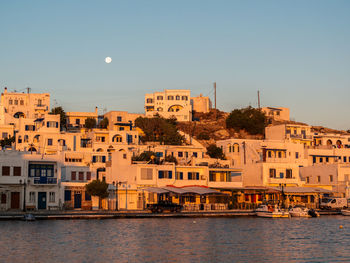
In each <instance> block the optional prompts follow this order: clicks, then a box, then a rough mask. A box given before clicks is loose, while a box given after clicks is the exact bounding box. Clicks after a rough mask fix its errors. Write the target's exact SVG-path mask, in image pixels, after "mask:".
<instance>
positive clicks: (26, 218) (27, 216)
mask: <svg viewBox="0 0 350 263" xmlns="http://www.w3.org/2000/svg"><path fill="white" fill-rule="evenodd" d="M23 220H24V221H35V216H34V215H33V214H25V215H23Z"/></svg>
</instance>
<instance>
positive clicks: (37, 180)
mask: <svg viewBox="0 0 350 263" xmlns="http://www.w3.org/2000/svg"><path fill="white" fill-rule="evenodd" d="M34 184H57V178H54V177H35V178H34Z"/></svg>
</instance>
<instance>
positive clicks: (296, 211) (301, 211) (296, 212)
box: [289, 206, 320, 217]
mask: <svg viewBox="0 0 350 263" xmlns="http://www.w3.org/2000/svg"><path fill="white" fill-rule="evenodd" d="M289 214H290V215H291V216H293V217H318V216H320V214H319V213H318V212H317V211H315V210H314V209H309V208H306V207H302V206H295V207H293V208H291V209H290V210H289Z"/></svg>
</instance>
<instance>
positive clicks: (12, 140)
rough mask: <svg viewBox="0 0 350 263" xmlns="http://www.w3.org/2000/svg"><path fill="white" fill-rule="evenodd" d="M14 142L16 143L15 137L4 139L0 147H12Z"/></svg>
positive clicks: (0, 142) (0, 141)
mask: <svg viewBox="0 0 350 263" xmlns="http://www.w3.org/2000/svg"><path fill="white" fill-rule="evenodd" d="M13 142H15V136H12V137H9V138H4V139H3V140H0V146H1V148H4V147H6V146H11V145H12V143H13Z"/></svg>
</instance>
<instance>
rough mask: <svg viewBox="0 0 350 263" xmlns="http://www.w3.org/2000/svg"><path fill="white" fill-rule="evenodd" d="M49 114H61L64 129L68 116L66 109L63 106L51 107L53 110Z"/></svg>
mask: <svg viewBox="0 0 350 263" xmlns="http://www.w3.org/2000/svg"><path fill="white" fill-rule="evenodd" d="M49 114H53V115H57V114H59V115H60V123H61V127H60V129H61V130H62V128H63V127H66V124H67V116H66V113H65V112H64V110H63V108H62V107H61V106H59V107H56V108H53V109H51V112H50V113H49Z"/></svg>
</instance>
